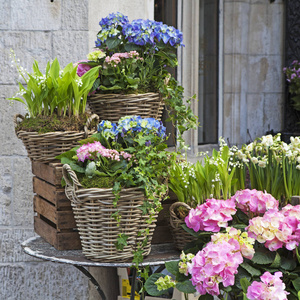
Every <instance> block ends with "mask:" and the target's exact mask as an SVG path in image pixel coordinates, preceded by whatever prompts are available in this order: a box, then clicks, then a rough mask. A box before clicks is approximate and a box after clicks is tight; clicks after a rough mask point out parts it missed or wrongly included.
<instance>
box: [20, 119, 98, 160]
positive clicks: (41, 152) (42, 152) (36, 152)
mask: <svg viewBox="0 0 300 300" xmlns="http://www.w3.org/2000/svg"><path fill="white" fill-rule="evenodd" d="M18 118H20V119H21V120H23V119H24V116H22V115H20V114H17V115H15V117H14V123H15V126H17V125H18ZM93 119H97V120H99V117H98V116H97V115H96V114H93V115H91V116H90V117H89V118H88V120H87V122H86V124H85V126H84V131H81V132H79V131H55V132H47V133H42V134H39V133H37V132H27V131H24V130H19V131H17V132H16V134H17V137H18V138H19V139H21V140H22V142H23V144H24V146H25V148H26V150H27V153H28V157H29V158H30V159H31V160H34V161H38V162H42V163H49V162H51V161H54V160H55V157H56V156H57V155H59V154H61V153H63V152H65V151H68V150H70V149H72V148H73V147H75V146H77V145H78V143H77V142H78V141H80V140H82V139H85V138H87V137H89V136H90V135H92V134H93V133H95V132H96V130H89V129H88V128H89V127H90V124H91V122H92V120H93Z"/></svg>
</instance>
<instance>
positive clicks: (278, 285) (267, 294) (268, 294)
mask: <svg viewBox="0 0 300 300" xmlns="http://www.w3.org/2000/svg"><path fill="white" fill-rule="evenodd" d="M280 277H282V273H281V272H275V273H274V275H272V274H271V273H269V272H265V273H264V274H263V275H262V276H261V277H260V279H261V282H257V281H254V282H252V284H251V285H250V286H249V287H248V290H247V298H248V299H249V300H285V299H287V295H288V294H289V293H288V292H286V291H285V284H284V283H283V282H282V280H281V279H280Z"/></svg>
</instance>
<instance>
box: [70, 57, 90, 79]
mask: <svg viewBox="0 0 300 300" xmlns="http://www.w3.org/2000/svg"><path fill="white" fill-rule="evenodd" d="M81 62H87V60H80V61H79V62H77V63H75V64H74V66H76V65H77V70H76V73H77V75H78V76H79V77H81V76H82V75H83V74H85V73H86V72H87V71H88V70H90V69H91V68H92V67H91V66H89V65H86V64H80V63H81Z"/></svg>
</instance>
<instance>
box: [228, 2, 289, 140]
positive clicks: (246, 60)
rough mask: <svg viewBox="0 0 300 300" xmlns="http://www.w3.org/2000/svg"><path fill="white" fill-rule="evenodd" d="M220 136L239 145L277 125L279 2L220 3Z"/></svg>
mask: <svg viewBox="0 0 300 300" xmlns="http://www.w3.org/2000/svg"><path fill="white" fill-rule="evenodd" d="M223 34H224V56H223V57H224V100H223V101H224V102H223V106H224V111H223V136H225V137H226V138H229V140H230V141H231V143H232V144H243V143H246V142H248V141H250V140H251V139H255V138H256V137H259V136H262V135H264V134H265V133H266V131H268V130H271V129H273V130H274V131H280V130H281V129H282V126H283V113H284V111H283V109H284V108H283V105H284V74H283V72H282V69H283V67H284V66H283V62H284V56H283V55H284V1H282V0H276V1H275V2H274V3H270V1H269V0H224V26H223Z"/></svg>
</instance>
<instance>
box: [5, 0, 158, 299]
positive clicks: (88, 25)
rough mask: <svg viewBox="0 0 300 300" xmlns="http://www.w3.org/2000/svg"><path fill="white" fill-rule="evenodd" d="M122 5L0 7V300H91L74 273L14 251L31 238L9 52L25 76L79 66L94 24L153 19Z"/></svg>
mask: <svg viewBox="0 0 300 300" xmlns="http://www.w3.org/2000/svg"><path fill="white" fill-rule="evenodd" d="M121 2H122V5H121V7H120V1H116V0H112V1H109V3H108V1H103V0H98V1H97V0H53V1H52V2H51V1H50V0H0V7H1V8H0V58H1V64H0V89H1V93H0V98H1V100H0V101H1V105H0V125H1V131H0V141H1V144H0V277H1V285H0V299H1V300H2V299H3V300H4V299H5V300H24V299H36V300H69V299H70V300H76V299H78V300H85V299H91V298H90V296H89V290H88V280H87V278H86V277H85V276H84V275H82V273H81V272H79V271H78V270H77V269H75V268H74V267H73V266H69V265H61V264H55V263H51V262H45V261H41V260H37V259H34V258H32V257H30V256H28V255H26V254H25V253H24V252H23V251H22V248H21V243H22V242H23V241H24V240H26V239H28V238H30V237H32V236H34V235H35V233H34V230H33V191H32V173H31V163H30V160H29V159H28V157H27V152H26V150H25V148H24V146H23V144H22V142H21V140H18V139H17V137H16V135H15V132H14V123H13V116H14V115H15V114H16V113H21V114H25V113H26V111H25V110H24V106H23V105H22V104H21V103H18V102H15V103H10V102H9V101H7V100H5V99H6V98H7V97H10V96H12V95H14V94H15V92H16V91H17V86H16V81H17V79H19V78H18V73H17V71H16V69H15V68H14V67H11V59H10V57H9V54H10V49H13V50H14V51H15V53H16V56H17V58H18V59H20V64H21V65H22V66H23V67H25V68H26V69H27V70H28V71H30V70H31V67H32V64H33V60H34V59H36V60H37V61H38V62H39V65H40V66H41V68H42V69H44V67H45V65H46V63H47V61H49V60H52V59H54V58H55V57H57V58H58V61H59V62H60V64H61V66H63V67H64V66H65V65H66V64H68V63H69V62H76V61H78V60H80V59H84V58H85V57H86V54H87V53H88V52H89V51H90V50H91V49H92V47H93V43H92V42H93V41H94V40H95V38H96V36H95V33H96V32H97V30H98V26H99V25H98V22H99V20H100V19H101V17H105V16H106V15H107V14H108V13H111V12H116V11H120V12H122V13H124V14H127V15H128V16H129V17H130V19H132V18H133V17H134V18H145V17H151V18H153V11H154V4H153V1H152V0H151V1H145V2H144V1H143V2H144V3H143V4H141V3H139V2H140V1H138V0H136V1H130V0H126V1H124V0H122V1H121ZM93 35H94V36H93ZM90 40H91V41H90ZM93 288H94V287H92V289H93ZM93 299H94V298H93Z"/></svg>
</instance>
